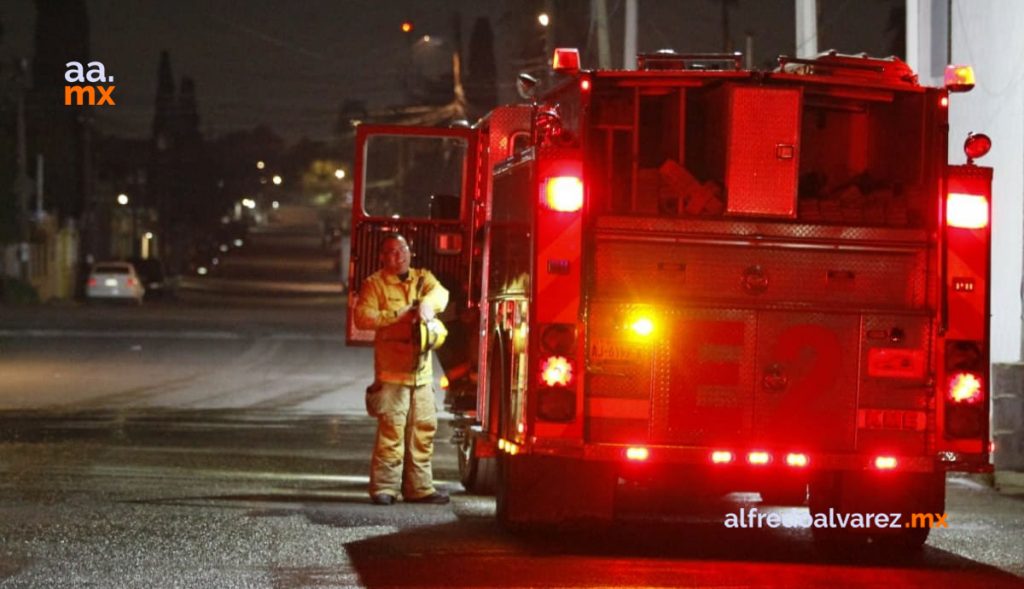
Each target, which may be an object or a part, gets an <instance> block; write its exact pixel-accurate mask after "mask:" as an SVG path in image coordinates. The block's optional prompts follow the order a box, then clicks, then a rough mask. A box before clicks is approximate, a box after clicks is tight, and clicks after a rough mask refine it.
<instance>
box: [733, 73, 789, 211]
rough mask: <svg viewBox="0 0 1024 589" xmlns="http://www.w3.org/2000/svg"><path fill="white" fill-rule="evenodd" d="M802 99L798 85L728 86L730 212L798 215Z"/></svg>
mask: <svg viewBox="0 0 1024 589" xmlns="http://www.w3.org/2000/svg"><path fill="white" fill-rule="evenodd" d="M801 98H802V94H801V91H800V90H799V89H779V88H764V87H753V88H747V87H739V86H734V87H731V88H730V92H729V129H728V134H729V135H728V143H727V147H726V152H725V153H726V172H725V188H726V195H727V205H726V209H727V211H728V212H729V213H738V214H748V215H766V216H776V217H787V218H793V217H796V192H797V191H796V188H797V170H798V169H799V167H800V166H799V161H800V158H799V142H800V110H801V102H802V100H801Z"/></svg>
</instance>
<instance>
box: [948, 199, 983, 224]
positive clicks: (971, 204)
mask: <svg viewBox="0 0 1024 589" xmlns="http://www.w3.org/2000/svg"><path fill="white" fill-rule="evenodd" d="M946 224H947V225H949V226H950V227H959V228H961V229H982V228H984V227H988V199H987V198H985V197H984V196H979V195H977V194H960V193H951V194H950V195H949V196H948V197H947V198H946Z"/></svg>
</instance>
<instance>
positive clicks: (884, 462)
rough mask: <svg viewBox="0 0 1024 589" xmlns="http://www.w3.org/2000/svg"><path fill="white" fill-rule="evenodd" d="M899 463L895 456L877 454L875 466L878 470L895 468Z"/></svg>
mask: <svg viewBox="0 0 1024 589" xmlns="http://www.w3.org/2000/svg"><path fill="white" fill-rule="evenodd" d="M898 464H899V463H898V462H897V461H896V457H895V456H876V457H875V468H877V469H878V470H893V469H894V468H896V466H897V465H898Z"/></svg>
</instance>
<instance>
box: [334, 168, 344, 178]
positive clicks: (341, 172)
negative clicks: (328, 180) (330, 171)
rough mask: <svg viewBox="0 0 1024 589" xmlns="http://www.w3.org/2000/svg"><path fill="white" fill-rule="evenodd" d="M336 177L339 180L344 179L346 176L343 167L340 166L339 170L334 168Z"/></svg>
mask: <svg viewBox="0 0 1024 589" xmlns="http://www.w3.org/2000/svg"><path fill="white" fill-rule="evenodd" d="M334 177H335V178H337V179H338V180H342V179H344V178H345V170H342V169H341V168H338V169H337V170H334Z"/></svg>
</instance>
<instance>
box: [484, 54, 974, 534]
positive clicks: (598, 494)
mask: <svg viewBox="0 0 1024 589" xmlns="http://www.w3.org/2000/svg"><path fill="white" fill-rule="evenodd" d="M565 57H568V58H569V65H568V66H566V65H565V63H566V60H565ZM565 57H563V59H562V64H563V65H562V67H561V68H560V70H561V71H560V73H559V80H560V82H559V83H557V84H556V85H555V88H554V89H553V90H551V91H550V92H548V93H546V94H544V95H543V96H542V97H540V98H539V99H538V100H537V102H536V104H535V107H534V117H535V118H534V121H533V122H534V127H533V128H534V132H533V135H532V138H533V143H532V144H531V145H530V149H529V150H526V151H524V152H523V153H521V154H519V156H518V157H513V158H512V159H511V160H509V161H508V162H505V164H504V165H498V166H497V167H496V168H494V174H493V179H492V182H493V187H492V188H491V190H492V191H493V211H494V215H493V216H492V218H491V219H490V221H489V227H490V229H491V232H490V233H489V235H490V237H491V241H490V242H489V247H490V248H491V249H490V250H489V254H490V268H491V283H490V284H489V285H488V292H489V295H490V296H489V302H486V303H484V306H485V308H489V309H490V311H489V313H488V314H487V315H488V319H487V321H485V323H486V324H488V325H489V327H486V328H485V331H483V332H482V333H489V334H490V336H489V337H487V338H486V340H485V341H484V342H483V344H482V347H481V350H482V351H481V357H482V358H484V359H485V362H484V364H485V365H484V366H481V375H486V376H484V378H485V379H486V380H487V382H488V383H489V386H486V387H481V390H482V391H484V394H485V395H487V396H488V397H489V400H488V399H480V410H481V414H480V415H479V416H478V417H479V424H480V425H479V426H478V430H480V431H482V432H483V433H485V434H486V433H487V432H490V433H492V434H495V435H496V437H497V444H498V450H499V451H498V464H497V466H498V469H497V473H496V475H497V481H496V483H497V496H498V517H499V519H501V520H502V521H504V522H506V523H508V524H513V525H517V524H527V523H531V522H534V523H542V522H554V521H561V520H564V519H566V518H578V517H583V518H592V517H598V518H604V517H609V516H610V515H611V514H612V513H613V512H614V509H615V496H616V487H617V486H621V484H622V482H623V481H632V482H636V483H638V484H641V485H645V486H649V487H651V488H657V489H660V490H662V491H664V492H667V493H679V494H682V495H692V494H694V493H699V492H703V493H712V494H719V493H725V492H729V491H757V492H760V493H761V496H762V498H763V500H764V501H765V502H766V503H769V504H794V505H795V504H804V503H805V501H806V502H808V505H809V507H810V511H811V514H812V515H814V514H819V513H828V512H830V511H832V512H836V513H845V514H849V513H860V514H869V513H886V514H893V513H899V514H902V515H903V518H904V519H903V520H902V521H907V522H909V521H910V519H911V515H912V514H934V515H935V516H936V517H938V516H939V515H940V514H942V513H943V512H944V501H945V474H946V472H947V471H950V470H960V471H979V470H986V469H988V468H989V466H988V464H989V459H988V452H989V442H988V439H989V432H988V409H987V408H988V398H989V390H988V356H989V348H988V315H989V313H988V283H989V280H988V278H989V271H990V270H989V223H988V215H989V194H990V183H991V170H990V169H988V168H983V167H979V166H975V165H973V163H968V164H967V165H958V166H951V165H948V164H947V155H946V154H947V110H948V107H949V104H950V95H949V91H950V90H963V89H967V86H968V83H967V82H966V81H965V80H963V79H959V78H956V77H955V76H954V78H953V79H952V80H951V83H950V84H949V85H947V87H946V88H926V87H922V86H920V85H918V84H917V81H916V76H914V74H913V73H912V72H911V71H910V69H909V68H908V67H907V66H906V65H905V64H903V63H902V62H900V61H899V60H897V59H892V58H890V59H885V60H879V59H870V58H866V57H860V56H857V57H853V56H842V55H835V54H830V55H823V56H822V57H820V58H818V59H816V60H795V59H780V65H779V67H778V68H777V69H776V70H775V71H773V72H750V71H743V70H741V69H740V68H739V63H738V58H735V57H734V56H683V55H676V54H656V55H648V56H642V57H641V58H640V59H639V65H640V71H635V72H626V71H594V72H587V71H579V70H577V69H576V68H575V65H574V63H573V61H572V56H571V55H568V56H565ZM558 61H559V60H558V59H557V57H556V67H557V64H558ZM960 73H961V74H963V73H966V72H964V71H960ZM954 100H955V98H954ZM985 140H986V138H984V137H983V136H978V137H975V138H972V140H971V141H969V143H970V144H971V145H970V149H971V151H972V153H974V155H977V154H979V153H981V151H982V148H984V142H985ZM524 194H525V195H528V196H526V198H523V197H522V195H524ZM520 199H522V208H520V207H518V206H514V205H512V204H509V203H517V202H519V201H520ZM517 277H518V278H520V280H519V281H518V282H517V280H516V278H517ZM516 285H518V290H517V286H516ZM510 287H511V288H510ZM488 371H489V372H490V374H487V373H488ZM488 403H489V405H490V406H488ZM491 439H492V440H493V439H494V436H493V435H492V436H491ZM808 489H809V495H808ZM815 531H816V534H817V535H819V536H832V535H835V534H839V535H842V534H846V533H850V532H851V530H828V529H818V528H816V529H815ZM865 531H866V530H856V531H854V532H856V533H863V532H865ZM867 531H870V532H871V533H873V534H877V535H881V536H887V537H896V538H899V539H900V540H901V541H904V542H907V543H909V544H911V545H920V544H921V543H922V542H923V541H924V540H925V538H926V537H927V534H928V528H927V527H924V528H905V529H899V530H892V529H884V530H883V529H879V528H877V527H875V528H874V529H871V530H867Z"/></svg>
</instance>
